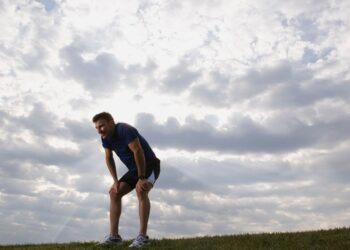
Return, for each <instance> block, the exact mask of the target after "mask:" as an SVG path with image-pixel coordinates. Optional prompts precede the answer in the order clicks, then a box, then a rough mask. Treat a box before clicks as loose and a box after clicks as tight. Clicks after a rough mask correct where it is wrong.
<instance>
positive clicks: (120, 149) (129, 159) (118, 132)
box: [101, 122, 156, 170]
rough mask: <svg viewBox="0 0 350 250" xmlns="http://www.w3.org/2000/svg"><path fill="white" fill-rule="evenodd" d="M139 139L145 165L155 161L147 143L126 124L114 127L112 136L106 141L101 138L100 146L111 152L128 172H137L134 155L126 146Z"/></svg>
mask: <svg viewBox="0 0 350 250" xmlns="http://www.w3.org/2000/svg"><path fill="white" fill-rule="evenodd" d="M136 138H139V140H140V144H141V146H142V149H143V152H144V154H145V158H146V165H147V163H150V162H152V161H154V160H155V158H156V155H155V154H154V152H153V150H152V149H151V147H150V146H149V144H148V142H147V141H146V140H145V138H143V137H142V136H141V135H140V134H139V132H138V131H137V129H136V128H134V127H132V126H131V125H129V124H126V123H120V122H119V123H117V124H116V125H115V129H114V134H113V136H111V137H107V138H106V139H103V138H101V140H102V146H103V147H104V148H109V149H111V150H113V151H114V152H115V153H116V154H117V155H118V157H119V158H120V160H121V161H122V162H123V163H124V164H125V165H126V167H127V168H128V169H129V170H137V166H136V163H135V159H134V153H133V152H132V151H131V150H130V148H129V147H128V144H129V143H130V142H132V141H133V140H135V139H136Z"/></svg>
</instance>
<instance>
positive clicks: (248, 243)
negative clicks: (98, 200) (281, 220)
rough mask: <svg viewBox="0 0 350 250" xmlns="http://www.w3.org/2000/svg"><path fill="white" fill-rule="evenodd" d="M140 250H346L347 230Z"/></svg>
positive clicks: (171, 242) (166, 242)
mask: <svg viewBox="0 0 350 250" xmlns="http://www.w3.org/2000/svg"><path fill="white" fill-rule="evenodd" d="M130 243H131V241H125V242H124V243H123V245H122V246H101V245H97V242H85V243H75V242H73V243H66V244H39V245H15V246H0V249H13V250H15V249H16V250H24V249H30V250H32V249H38V250H39V249H40V250H44V249H45V250H54V249H79V250H80V249H91V250H93V249H96V250H97V249H106V250H107V249H129V248H128V245H129V244H130ZM143 249H149V250H152V249H164V250H165V249H169V250H170V249H174V250H175V249H176V250H177V249H181V250H209V249H213V250H227V249H237V250H244V249H269V250H272V249H276V250H283V249H298V250H299V249H307V250H313V249H331V250H333V249H334V250H341V249H350V228H338V229H330V230H319V231H308V232H295V233H263V234H242V235H232V236H211V237H200V238H191V239H162V240H152V241H151V245H149V246H147V247H144V248H143Z"/></svg>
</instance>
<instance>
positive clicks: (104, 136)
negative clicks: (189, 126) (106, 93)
mask: <svg viewBox="0 0 350 250" xmlns="http://www.w3.org/2000/svg"><path fill="white" fill-rule="evenodd" d="M92 121H93V123H94V124H95V128H96V130H97V132H98V133H99V134H100V135H101V141H102V146H103V148H104V150H105V160H106V164H107V167H108V169H109V172H110V174H111V176H112V178H113V181H114V182H113V184H112V186H111V188H110V190H109V195H110V234H109V236H107V237H106V239H105V241H104V243H107V244H117V245H119V244H121V243H122V238H121V236H120V235H119V218H120V215H121V211H122V197H123V196H124V195H126V194H128V193H129V192H130V191H132V190H133V189H134V188H135V189H136V193H137V198H138V202H139V218H140V231H139V235H138V236H137V237H136V239H135V240H134V241H133V242H132V244H131V245H130V247H142V246H144V245H146V244H148V243H149V240H148V236H147V224H148V218H149V214H150V209H151V205H150V200H149V198H148V193H149V192H150V190H151V189H152V187H153V185H154V183H155V181H156V180H157V178H158V176H159V173H160V160H159V159H158V158H157V157H156V155H155V154H154V152H153V150H152V148H151V147H150V145H149V144H148V142H147V141H146V140H145V139H144V138H143V137H142V136H141V135H140V134H139V132H138V131H137V130H136V129H135V128H134V127H132V126H130V125H129V124H126V123H119V122H118V123H115V122H114V119H113V117H112V115H111V114H109V113H107V112H102V113H99V114H96V115H95V116H94V117H93V119H92ZM113 151H114V152H115V153H116V154H117V156H118V157H119V158H120V160H121V161H122V162H123V163H124V164H125V166H126V167H127V168H128V170H129V171H128V172H127V173H126V174H125V175H124V176H122V177H121V178H120V179H118V174H117V170H116V166H115V162H114V158H113V153H112V152H113Z"/></svg>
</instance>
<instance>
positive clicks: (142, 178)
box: [137, 175, 146, 180]
mask: <svg viewBox="0 0 350 250" xmlns="http://www.w3.org/2000/svg"><path fill="white" fill-rule="evenodd" d="M137 178H138V179H139V180H145V179H146V177H145V176H144V175H139V176H138V177H137Z"/></svg>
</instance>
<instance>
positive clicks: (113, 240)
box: [102, 234, 123, 245]
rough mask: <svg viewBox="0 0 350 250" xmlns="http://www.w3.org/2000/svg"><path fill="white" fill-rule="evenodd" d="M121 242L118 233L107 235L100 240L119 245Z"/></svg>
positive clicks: (104, 242)
mask: <svg viewBox="0 0 350 250" xmlns="http://www.w3.org/2000/svg"><path fill="white" fill-rule="evenodd" d="M122 243H123V239H122V237H120V235H119V234H118V235H116V236H112V235H108V236H106V238H105V239H104V241H103V242H102V244H111V245H121V244H122Z"/></svg>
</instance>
